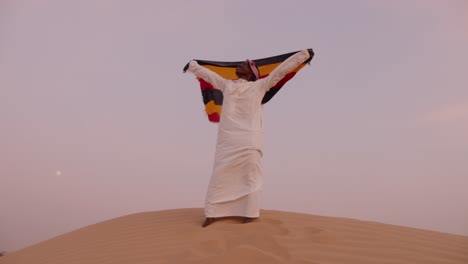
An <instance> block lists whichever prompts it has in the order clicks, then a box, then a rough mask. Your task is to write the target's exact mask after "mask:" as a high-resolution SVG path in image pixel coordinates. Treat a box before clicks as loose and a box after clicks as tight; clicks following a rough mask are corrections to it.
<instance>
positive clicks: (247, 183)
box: [188, 50, 310, 217]
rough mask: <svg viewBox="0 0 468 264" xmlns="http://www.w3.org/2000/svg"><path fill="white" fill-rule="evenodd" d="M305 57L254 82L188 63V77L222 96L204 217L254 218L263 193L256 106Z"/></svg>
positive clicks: (260, 117) (293, 58)
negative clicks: (202, 82)
mask: <svg viewBox="0 0 468 264" xmlns="http://www.w3.org/2000/svg"><path fill="white" fill-rule="evenodd" d="M309 57H310V55H309V52H308V51H307V50H303V51H300V52H298V53H296V54H295V55H293V56H291V57H289V58H288V59H287V60H285V61H284V62H283V63H281V64H280V65H279V66H278V67H277V68H276V69H275V70H273V71H272V72H271V73H270V75H269V76H267V77H266V78H263V79H259V80H257V81H255V82H249V81H246V80H244V79H238V80H228V79H224V78H222V77H221V76H219V75H218V74H216V73H214V72H213V71H210V70H208V69H207V68H205V67H202V66H200V65H198V63H197V62H196V61H191V62H190V64H189V68H188V71H190V72H192V73H193V74H194V75H195V76H197V77H199V78H201V79H203V80H205V81H207V82H209V83H211V84H212V85H213V86H214V87H216V88H217V89H220V90H221V91H222V92H223V96H224V99H223V108H222V111H221V118H220V122H219V127H218V139H217V143H216V153H215V161H214V166H213V174H212V176H211V180H210V183H209V185H208V191H207V195H206V202H205V215H206V217H223V216H246V217H258V216H259V207H258V192H259V191H260V190H261V188H262V185H263V184H262V183H263V182H262V180H263V179H262V178H263V177H262V175H263V173H262V165H261V157H262V149H263V113H262V104H261V101H262V99H263V96H264V95H265V93H266V92H267V91H268V89H269V88H270V87H273V86H274V85H275V84H276V83H277V82H278V81H280V80H281V79H282V78H283V77H284V76H285V75H286V74H287V73H289V72H291V71H292V70H294V69H295V68H297V67H298V66H299V65H300V64H302V63H303V62H304V61H306V60H307V59H308V58H309Z"/></svg>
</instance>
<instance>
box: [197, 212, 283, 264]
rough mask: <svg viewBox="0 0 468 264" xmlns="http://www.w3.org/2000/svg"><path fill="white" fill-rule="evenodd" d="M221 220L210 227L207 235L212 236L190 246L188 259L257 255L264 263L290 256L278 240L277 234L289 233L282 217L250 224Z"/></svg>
mask: <svg viewBox="0 0 468 264" xmlns="http://www.w3.org/2000/svg"><path fill="white" fill-rule="evenodd" d="M220 224H221V223H218V226H213V228H212V230H207V231H209V232H207V233H206V234H205V235H207V236H211V239H209V240H205V241H201V242H199V243H198V244H196V245H193V246H192V247H191V248H190V249H189V250H188V259H189V260H191V261H201V262H200V263H202V262H203V261H204V263H211V262H212V261H215V260H217V259H219V260H220V261H221V260H223V261H222V262H223V263H226V262H225V260H226V259H229V258H228V257H229V256H237V257H241V258H242V259H249V260H253V259H255V260H258V261H260V262H261V263H263V262H265V263H285V262H288V260H290V253H289V250H288V249H287V247H285V246H282V245H281V244H280V243H278V241H277V238H279V237H283V236H286V235H287V234H288V233H289V230H288V229H287V228H285V227H282V226H281V225H282V222H281V221H279V220H275V219H268V218H266V219H262V220H261V221H258V222H253V223H250V224H247V225H242V224H239V225H220ZM215 227H216V228H215ZM215 229H216V230H215ZM213 238H214V239H213Z"/></svg>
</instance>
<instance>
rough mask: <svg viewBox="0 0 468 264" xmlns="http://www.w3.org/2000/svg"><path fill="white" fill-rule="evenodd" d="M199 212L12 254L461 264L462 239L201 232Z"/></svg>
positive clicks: (342, 224) (339, 226)
mask: <svg viewBox="0 0 468 264" xmlns="http://www.w3.org/2000/svg"><path fill="white" fill-rule="evenodd" d="M203 220H204V217H203V211H202V209H178V210H168V211H159V212H146V213H139V214H133V215H129V216H124V217H120V218H116V219H112V220H109V221H105V222H101V223H98V224H95V225H91V226H88V227H85V228H82V229H79V230H76V231H74V232H71V233H67V234H64V235H62V236H59V237H56V238H53V239H50V240H47V241H44V242H42V243H39V244H36V245H34V246H31V247H28V248H25V249H22V250H19V251H17V252H12V253H9V254H7V255H6V256H4V257H1V258H0V264H9V263H15V264H16V263H21V264H29V263H31V264H32V263H34V264H41V263H47V264H52V263H60V264H63V263H67V264H72V263H80V264H82V263H96V264H97V263H99V264H105V263H113V264H114V263H200V264H201V263H236V264H237V263H273V264H274V263H296V264H306V263H309V264H311V263H359V264H362V263H408V264H410V263H411V264H415V263H425V264H427V263H444V264H450V263H460V264H462V263H463V264H467V263H468V237H467V236H458V235H451V234H445V233H439V232H433V231H427V230H420V229H414V228H407V227H400V226H392V225H386V224H380V223H374V222H365V221H357V220H352V219H344V218H332V217H323V216H314V215H307V214H298V213H289V212H280V211H268V210H264V211H262V212H261V219H259V220H257V221H255V222H253V223H249V224H240V221H239V220H238V219H225V220H221V221H219V222H215V223H214V224H212V225H210V226H208V227H207V228H201V227H200V225H201V223H202V222H203Z"/></svg>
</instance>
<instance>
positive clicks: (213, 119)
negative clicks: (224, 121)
mask: <svg viewBox="0 0 468 264" xmlns="http://www.w3.org/2000/svg"><path fill="white" fill-rule="evenodd" d="M208 120H210V121H211V122H215V123H218V122H219V114H218V113H212V114H211V115H208Z"/></svg>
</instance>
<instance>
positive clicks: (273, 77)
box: [261, 49, 310, 91]
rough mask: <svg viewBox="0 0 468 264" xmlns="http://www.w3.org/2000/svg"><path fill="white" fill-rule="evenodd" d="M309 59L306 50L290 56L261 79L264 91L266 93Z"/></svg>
mask: <svg viewBox="0 0 468 264" xmlns="http://www.w3.org/2000/svg"><path fill="white" fill-rule="evenodd" d="M309 58H310V53H309V51H308V50H306V49H305V50H302V51H299V52H297V53H296V54H294V55H292V56H291V57H289V58H287V59H286V60H285V61H283V62H282V63H281V64H280V65H278V67H276V68H275V69H274V70H273V71H272V72H271V73H270V74H269V75H268V76H267V77H265V78H264V79H261V80H262V81H263V82H265V85H264V87H265V89H266V91H268V90H269V89H270V88H271V87H273V86H275V85H276V84H277V83H278V82H279V81H280V80H281V79H283V78H284V76H286V74H288V73H290V72H291V71H292V70H294V69H295V68H297V67H299V65H301V64H302V63H303V62H305V61H306V60H307V59H309Z"/></svg>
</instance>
